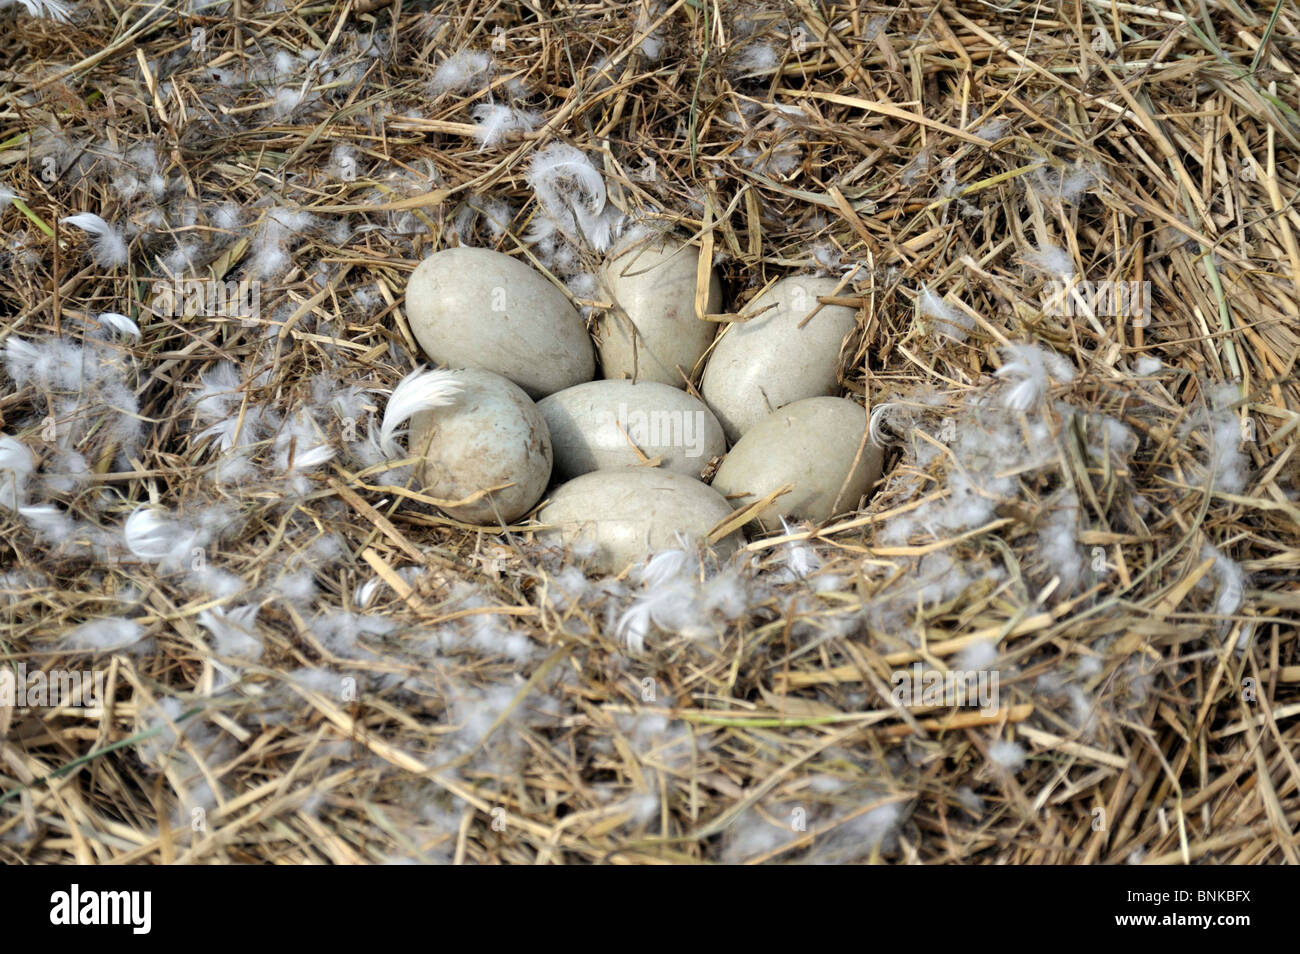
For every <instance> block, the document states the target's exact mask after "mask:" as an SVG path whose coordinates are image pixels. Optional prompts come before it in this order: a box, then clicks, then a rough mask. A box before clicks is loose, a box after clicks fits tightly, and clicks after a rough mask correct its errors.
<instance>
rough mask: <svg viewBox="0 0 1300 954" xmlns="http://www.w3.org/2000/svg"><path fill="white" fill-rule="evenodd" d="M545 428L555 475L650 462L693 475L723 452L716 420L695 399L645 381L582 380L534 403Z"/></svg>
mask: <svg viewBox="0 0 1300 954" xmlns="http://www.w3.org/2000/svg"><path fill="white" fill-rule="evenodd" d="M537 407H538V409H539V410H540V411H541V412H542V416H543V417H545V418H546V424H547V426H548V427H549V428H550V431H551V446H552V447H553V449H554V451H555V474H556V476H557V477H560V478H562V479H567V478H570V477H577V476H579V475H580V474H585V473H587V472H588V471H592V470H607V469H609V468H611V467H631V466H636V465H638V464H644V463H647V462H649V461H657V462H658V466H660V467H662V468H664V469H665V470H672V471H676V472H677V473H680V474H685V475H686V476H688V477H696V478H698V477H699V476H700V475H701V473H702V472H703V471H704V469H705V468H706V467H707V466H708V465H709V462H710V461H711V460H713V459H714V458H715V457H720V456H721V455H723V454H725V453H726V452H727V442H726V439H725V438H724V437H723V434H722V425H720V424H719V423H718V419H717V418H716V417H714V416H713V412H712V411H710V410H709V408H708V406H707V405H705V403H704V402H703V401H701V400H700V399H699V398H697V397H694V396H692V395H690V394H687V393H686V392H685V391H681V390H678V389H677V388H674V387H670V386H668V385H667V384H659V383H656V382H653V381H643V382H639V383H635V384H634V383H633V382H631V381H626V380H624V381H589V382H587V383H586V384H579V385H578V386H577V387H572V388H566V389H565V390H563V391H557V392H556V393H555V394H552V395H551V396H550V397H547V398H544V399H543V400H541V401H540V402H538V405H537Z"/></svg>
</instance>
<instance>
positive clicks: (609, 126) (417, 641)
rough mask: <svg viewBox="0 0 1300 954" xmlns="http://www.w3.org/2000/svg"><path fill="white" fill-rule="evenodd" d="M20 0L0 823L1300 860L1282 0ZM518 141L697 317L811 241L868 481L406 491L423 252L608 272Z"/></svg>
mask: <svg viewBox="0 0 1300 954" xmlns="http://www.w3.org/2000/svg"><path fill="white" fill-rule="evenodd" d="M31 6H33V7H35V8H36V11H35V12H38V13H40V12H44V13H46V14H54V15H53V16H52V15H47V16H45V17H43V18H34V17H32V16H31V15H30V14H29V12H28V11H27V10H24V9H19V8H16V7H10V8H6V9H4V10H3V11H0V17H3V18H5V19H6V20H7V21H8V27H7V32H8V35H10V36H11V42H10V43H9V44H8V45H7V47H6V50H5V54H4V62H3V64H2V68H3V70H4V76H5V80H6V84H7V89H8V91H9V92H8V94H7V96H6V101H5V105H4V113H3V122H4V125H5V128H4V130H3V132H2V134H0V166H2V167H3V172H2V173H0V182H2V183H3V186H4V188H5V189H6V190H7V192H12V193H13V196H8V195H7V193H6V199H7V201H5V202H4V203H2V204H4V205H5V206H6V207H5V208H4V210H3V212H2V213H0V229H2V230H3V236H4V240H5V241H4V248H3V252H2V254H3V255H4V256H5V257H6V258H7V263H6V266H7V267H5V268H4V269H3V270H0V271H2V273H0V314H2V315H3V328H2V329H0V345H3V347H4V349H5V350H4V357H5V376H4V381H5V390H4V393H3V397H2V398H0V431H3V433H4V434H5V435H7V436H8V438H9V441H8V442H7V443H3V444H0V524H3V531H2V532H0V567H2V568H3V577H2V578H0V614H3V616H4V627H3V635H2V636H0V656H2V657H3V663H4V666H5V667H6V669H7V670H9V671H12V672H14V673H15V674H21V675H22V677H23V680H22V685H23V688H24V690H25V691H27V692H28V693H29V697H28V698H26V699H25V700H22V701H25V702H26V703H28V704H26V705H18V706H10V707H0V754H2V756H3V757H2V758H0V857H2V858H3V859H4V860H5V861H7V862H29V863H59V862H79V863H102V862H115V863H127V862H147V863H158V862H162V863H167V862H173V861H184V862H196V863H220V862H277V863H282V862H291V863H311V862H339V863H349V862H378V861H395V860H416V861H428V862H433V861H447V862H457V863H460V862H478V863H492V862H514V863H536V862H551V863H556V862H602V861H610V862H619V863H637V862H701V861H723V862H805V861H829V862H854V861H885V862H897V863H906V862H945V863H972V864H981V863H983V864H988V863H1007V862H1011V863H1052V864H1091V863H1124V862H1130V863H1132V862H1146V863H1170V862H1173V863H1205V862H1212V863H1263V862H1272V863H1276V862H1282V861H1292V862H1294V861H1300V857H1297V850H1296V847H1295V831H1296V826H1297V818H1300V768H1297V765H1296V761H1295V758H1294V755H1293V753H1294V752H1295V751H1296V749H1297V747H1298V746H1300V739H1298V738H1297V733H1298V732H1300V729H1298V728H1297V723H1296V716H1297V715H1300V691H1298V690H1297V685H1298V684H1300V651H1298V647H1297V641H1296V630H1295V626H1294V622H1293V616H1294V611H1295V609H1296V607H1297V605H1300V604H1298V602H1297V601H1298V600H1300V593H1298V591H1297V589H1296V584H1295V577H1296V567H1297V557H1296V554H1297V551H1298V549H1300V548H1298V547H1297V529H1296V528H1297V521H1298V520H1300V509H1298V508H1300V504H1298V503H1297V492H1298V491H1300V487H1297V477H1298V475H1300V471H1297V464H1296V459H1295V456H1294V431H1295V424H1296V421H1297V411H1298V409H1300V403H1298V401H1297V397H1298V396H1297V391H1296V383H1295V377H1294V373H1293V371H1294V356H1295V354H1296V353H1297V345H1298V344H1300V341H1298V340H1297V330H1296V329H1297V304H1296V302H1297V300H1298V298H1300V296H1298V294H1297V293H1298V292H1300V246H1298V245H1297V241H1296V231H1297V230H1298V229H1300V219H1297V217H1296V214H1295V209H1294V203H1293V201H1292V198H1291V197H1293V196H1294V195H1296V194H1297V193H1298V192H1300V182H1297V181H1296V170H1297V168H1300V163H1297V161H1296V160H1297V152H1300V118H1298V117H1297V115H1296V113H1295V111H1294V110H1293V108H1292V107H1291V106H1289V105H1288V104H1289V103H1294V102H1295V101H1296V97H1297V79H1296V77H1297V73H1296V70H1297V67H1300V63H1297V60H1296V57H1295V55H1294V50H1295V41H1296V38H1297V36H1298V35H1300V24H1298V23H1297V22H1296V20H1295V16H1294V12H1293V11H1291V10H1288V9H1287V8H1285V6H1284V5H1281V4H1279V5H1278V6H1277V7H1276V8H1275V9H1274V11H1273V14H1272V16H1271V17H1270V16H1269V15H1267V14H1266V13H1252V12H1250V11H1249V10H1247V9H1246V8H1245V7H1244V6H1243V5H1240V4H1231V3H1207V4H1204V5H1202V6H1201V7H1199V8H1197V9H1198V12H1197V13H1196V14H1195V15H1194V16H1189V15H1187V14H1186V13H1184V12H1181V11H1180V10H1179V9H1178V8H1176V7H1171V8H1170V9H1167V10H1166V9H1164V8H1162V7H1159V6H1156V7H1149V6H1140V7H1139V6H1132V5H1128V4H1118V5H1116V4H1113V3H1108V2H1093V0H1087V2H1085V3H1083V4H1082V5H1081V6H1080V7H1078V9H1077V10H1074V11H1073V12H1072V13H1071V14H1070V15H1069V16H1062V15H1060V14H1058V13H1055V12H1053V11H1050V10H1046V9H1043V8H1036V10H1035V11H1034V12H1033V15H1030V13H1028V12H1025V11H1023V10H1021V8H1019V7H1017V6H1015V5H1010V6H1003V7H997V6H995V5H988V4H951V3H943V4H940V5H939V6H938V7H937V8H935V7H933V6H932V5H929V4H922V5H911V6H909V5H904V6H901V7H899V6H896V5H893V4H872V3H862V4H843V3H836V4H817V3H809V2H802V0H801V2H797V3H784V4H777V3H741V2H737V3H728V4H722V5H714V4H700V3H696V2H694V0H685V2H676V3H663V2H656V3H651V2H648V0H643V2H636V3H606V2H596V3H582V4H570V3H555V4H549V5H546V6H547V8H548V11H549V12H546V13H541V12H539V10H538V9H536V8H535V7H534V5H524V4H517V3H499V4H495V5H491V6H490V8H485V9H484V10H483V11H479V10H474V11H471V12H465V8H464V5H463V4H457V3H433V4H389V3H385V2H374V0H370V2H361V3H350V4H341V3H309V2H308V3H281V4H266V5H258V6H260V7H262V10H261V11H260V12H253V11H250V10H249V9H247V8H248V7H250V6H253V5H251V4H245V5H243V6H242V7H241V6H237V5H235V6H232V5H230V4H226V3H220V2H213V3H203V2H187V3H176V4H171V5H168V6H167V7H165V8H164V7H158V6H157V5H151V4H143V5H141V4H135V5H127V6H123V7H119V8H115V9H117V10H119V11H120V19H115V14H114V13H112V12H110V11H109V10H108V9H107V8H98V7H96V8H93V9H92V8H91V5H89V4H86V5H77V6H73V5H67V7H68V9H67V19H68V22H63V20H62V19H61V18H60V16H59V14H60V8H57V5H55V4H32V5H31ZM236 10H237V11H240V12H239V16H238V18H236V17H235V16H233V14H232V11H236ZM15 18H17V25H16V26H15ZM557 144H559V145H563V146H566V147H569V148H572V149H574V150H577V151H579V152H581V153H582V154H583V155H585V156H586V157H587V158H588V159H589V160H590V161H591V162H592V164H593V165H594V167H595V168H596V169H598V170H599V173H600V175H601V177H603V180H604V187H605V189H606V191H607V203H608V206H609V208H610V209H612V210H614V211H615V212H616V213H617V215H618V216H620V217H621V218H622V219H626V220H627V221H628V222H633V223H635V224H636V225H638V226H640V227H642V228H644V229H647V230H651V231H668V230H672V231H674V232H676V233H677V234H678V235H679V236H680V237H681V238H683V239H688V240H691V241H694V242H696V243H698V244H699V245H700V246H701V247H702V249H703V251H704V254H706V255H709V256H711V258H712V260H713V262H714V263H715V266H716V267H717V268H718V270H719V273H720V274H721V276H722V279H723V284H724V286H725V289H726V295H725V300H726V301H727V302H728V308H729V310H730V311H732V312H733V313H734V312H740V311H741V310H742V309H743V307H744V304H745V302H747V301H749V300H750V299H751V298H752V297H753V296H754V295H756V294H757V293H758V292H759V291H760V290H761V289H763V288H764V287H765V286H766V285H767V284H768V283H770V282H771V281H773V280H775V279H777V278H779V277H782V276H785V275H789V274H794V273H798V272H817V273H820V274H831V275H834V276H836V277H837V278H839V279H841V283H840V284H841V291H840V293H839V294H838V295H837V296H836V297H835V299H834V300H835V301H836V302H838V303H843V304H849V305H852V306H854V307H856V308H857V309H858V312H859V331H858V333H857V334H856V335H855V336H853V338H852V339H851V340H850V341H849V342H847V343H846V348H845V349H844V352H843V355H842V368H841V371H842V374H841V380H842V384H843V388H844V391H845V392H846V393H848V394H850V395H855V396H857V397H858V399H859V400H861V401H863V402H864V403H865V404H866V405H867V406H868V408H869V409H870V410H871V412H872V422H873V434H874V435H875V436H876V437H877V439H878V440H880V441H881V442H883V443H885V444H887V446H888V447H889V452H888V454H887V456H886V466H885V477H884V478H883V480H882V482H881V485H880V487H879V489H878V491H877V492H876V493H874V494H873V495H872V496H870V497H869V498H867V499H865V500H864V501H861V502H860V504H859V506H858V507H857V509H856V510H854V511H851V512H848V513H845V514H842V515H840V516H838V517H836V518H835V519H834V520H832V521H830V522H829V523H827V524H826V525H823V526H808V525H802V526H790V527H788V528H786V532H784V533H781V534H777V535H769V536H766V537H756V538H754V539H752V541H751V542H750V543H749V545H748V547H747V548H746V550H745V551H744V553H743V554H742V555H741V557H740V558H739V559H737V560H736V561H734V562H732V563H728V564H724V565H718V564H717V563H716V562H715V561H713V560H712V559H711V557H710V556H709V555H708V554H707V553H704V554H700V553H696V552H687V551H681V552H675V551H670V552H669V553H667V554H664V555H661V557H659V558H656V560H654V561H651V562H650V563H649V564H648V565H645V566H640V567H637V568H635V569H633V570H632V571H630V572H628V573H626V574H624V575H623V576H621V577H618V578H613V579H601V578H592V577H590V576H588V575H587V574H584V572H583V570H582V567H581V559H580V558H581V554H556V553H552V552H548V551H546V550H544V549H542V548H541V547H539V546H538V545H536V544H535V543H533V542H531V541H530V539H529V535H528V533H527V529H526V527H524V526H519V527H511V528H506V529H504V530H503V529H500V528H497V529H495V530H494V529H491V528H475V527H469V526H465V525H463V524H460V523H457V522H456V521H453V520H449V519H447V518H446V517H445V516H443V515H441V514H440V512H439V511H438V510H437V508H436V507H435V506H433V505H432V504H431V502H430V501H429V500H428V499H425V498H422V497H421V495H420V494H419V493H417V492H415V491H414V490H412V489H411V482H410V472H409V468H407V467H403V466H401V465H400V464H394V462H393V461H391V460H389V459H387V458H385V457H384V456H383V455H382V454H381V453H379V452H378V449H377V444H376V441H375V434H376V433H377V431H376V430H372V428H375V427H377V423H376V422H377V417H378V416H379V414H380V413H381V412H382V407H383V404H384V401H385V397H384V395H385V394H386V393H388V392H389V391H391V389H392V388H393V387H394V385H395V384H396V383H397V382H398V381H399V380H400V379H401V378H402V377H403V376H404V375H406V374H407V373H408V372H410V371H411V369H412V368H413V367H414V366H415V364H416V363H417V362H418V360H419V354H418V349H416V347H415V345H414V341H413V339H412V337H411V334H410V330H409V328H408V326H407V324H406V321H405V318H404V315H403V305H402V289H403V287H404V285H405V281H406V277H407V275H408V274H409V272H410V270H411V269H412V268H413V267H414V266H415V264H416V263H417V262H418V261H419V260H420V259H421V258H422V257H424V256H425V255H427V254H429V253H430V252H431V251H434V250H436V249H439V248H444V247H448V246H451V245H455V244H470V245H479V246H484V247H490V248H495V249H498V250H500V251H502V252H505V253H507V254H511V255H516V256H519V257H521V258H522V259H523V260H526V261H528V262H529V263H530V264H531V265H533V266H534V267H537V268H539V269H542V270H543V271H545V272H546V273H547V274H548V275H549V276H550V277H551V278H553V279H554V280H555V281H556V282H557V283H558V284H561V285H562V286H564V287H566V288H567V289H569V292H570V295H571V297H572V298H573V300H574V302H575V304H576V305H578V306H579V307H581V308H583V309H585V313H587V314H588V315H589V316H592V317H593V318H594V317H595V316H597V315H598V314H599V313H600V312H601V310H602V309H604V308H608V307H610V306H611V303H610V302H608V301H603V300H602V299H601V297H600V296H601V292H600V288H599V285H598V284H594V283H593V282H592V281H591V280H590V277H591V275H592V273H593V272H594V270H595V268H596V266H597V265H598V263H599V262H600V260H601V256H602V251H603V250H602V248H601V246H602V245H603V244H606V241H607V239H608V235H606V233H605V229H606V226H607V225H608V224H609V223H608V220H607V219H603V218H600V215H598V213H599V214H604V213H603V212H602V210H601V209H596V208H594V207H593V208H589V209H587V214H589V215H590V216H591V218H590V220H589V221H582V222H579V221H576V220H575V221H573V222H570V223H567V224H566V223H564V222H550V223H547V222H545V221H543V217H542V213H543V211H544V210H543V209H542V207H541V205H540V204H539V202H538V199H537V195H536V194H535V192H534V191H533V189H532V188H531V187H530V184H529V181H528V175H529V170H530V168H531V167H530V163H531V162H532V160H533V158H534V157H535V156H536V155H537V154H538V153H539V152H540V151H542V150H545V149H547V148H549V147H552V146H555V145H557ZM588 198H590V197H589V196H588ZM86 213H92V214H93V215H97V216H99V217H100V219H102V223H96V222H95V221H93V220H89V219H86V218H85V217H84V216H85V214H86ZM69 218H71V221H65V220H67V219H69ZM101 225H102V228H101ZM568 226H573V228H569V227H568ZM1130 283H1137V284H1136V285H1131V284H1130ZM1114 289H1120V290H1121V291H1122V290H1126V289H1137V290H1138V291H1137V294H1138V298H1136V299H1134V298H1127V299H1126V298H1124V297H1123V296H1122V295H1116V294H1115V293H1114V291H1113V290H1114ZM254 295H255V296H256V301H252V300H251V298H250V296H254ZM214 299H216V300H218V304H216V305H214ZM1117 301H1118V302H1120V303H1121V305H1120V307H1109V306H1113V305H1114V304H1115V303H1116V302H1117ZM1135 302H1138V303H1139V304H1135ZM1142 304H1149V306H1150V307H1149V314H1148V313H1147V310H1146V309H1145V308H1144V307H1142ZM106 313H107V314H109V315H121V316H125V318H126V319H128V320H129V322H133V323H135V324H136V325H137V326H138V327H139V330H140V334H139V336H138V337H137V336H134V335H133V334H132V332H131V327H130V324H126V325H123V324H121V323H120V322H118V321H117V320H116V319H114V318H109V319H104V318H103V317H102V316H103V315H104V314H106ZM69 369H75V373H74V372H73V371H70V370H69ZM665 594H667V595H665ZM36 673H40V675H41V678H40V679H35V678H34V674H36ZM79 673H86V674H88V680H89V681H86V682H84V683H80V684H78V685H73V686H71V687H70V686H69V684H68V682H67V676H68V674H79ZM954 674H955V676H954ZM91 677H93V678H91ZM913 677H915V680H914V679H913ZM994 677H996V678H994ZM60 679H62V680H64V681H63V683H62V684H60V685H59V693H58V696H59V698H58V701H57V704H48V701H43V700H45V699H46V697H38V696H37V690H38V689H39V687H40V685H45V690H44V691H47V692H48V693H51V694H52V695H51V696H50V697H49V698H53V694H54V687H55V683H56V681H57V680H60ZM95 680H98V681H97V682H96V681H95ZM16 685H17V683H16V682H14V681H13V680H11V682H10V686H11V688H12V687H14V686H16ZM78 686H79V688H78ZM916 687H921V689H922V691H921V693H920V695H919V697H917V696H916V695H915V694H911V693H912V690H913V689H914V688H916ZM927 687H933V688H934V689H935V692H937V693H938V694H937V695H935V696H933V697H931V696H929V695H927V694H926V689H927ZM0 688H3V686H0ZM954 688H966V689H970V690H971V691H972V692H974V693H975V694H976V696H978V698H977V699H976V700H975V702H976V704H970V703H971V701H972V698H971V697H970V696H969V695H968V696H967V697H966V698H964V700H961V701H959V702H957V703H954V701H953V699H952V698H951V690H953V689H954ZM900 692H901V693H902V695H900ZM981 693H983V694H981ZM986 696H987V697H986ZM87 701H90V702H92V703H93V704H90V705H87V704H83V703H85V702H87ZM981 703H986V704H981Z"/></svg>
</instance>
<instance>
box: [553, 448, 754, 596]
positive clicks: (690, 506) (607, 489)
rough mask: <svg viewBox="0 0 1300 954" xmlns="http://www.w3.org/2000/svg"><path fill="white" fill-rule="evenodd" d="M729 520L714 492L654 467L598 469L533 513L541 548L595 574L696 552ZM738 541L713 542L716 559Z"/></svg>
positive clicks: (572, 482)
mask: <svg viewBox="0 0 1300 954" xmlns="http://www.w3.org/2000/svg"><path fill="white" fill-rule="evenodd" d="M730 516H731V507H730V505H729V504H728V503H727V501H726V500H724V499H723V498H722V495H721V494H719V493H718V492H717V491H716V490H714V489H713V488H711V487H709V486H708V485H706V484H703V483H701V482H700V481H698V480H694V479H692V478H690V477H687V476H685V475H683V474H678V473H674V472H672V471H667V470H662V469H659V468H655V467H624V468H619V469H616V470H598V471H593V472H592V473H589V474H584V475H583V476H581V477H576V478H574V479H573V480H570V481H569V482H568V483H566V484H562V485H561V486H560V487H559V488H557V489H556V490H555V491H554V493H552V494H551V497H550V500H548V501H547V503H546V504H545V505H544V506H543V507H542V509H541V510H539V511H538V513H537V520H538V522H539V523H541V524H543V525H544V526H545V527H546V528H547V529H545V530H542V531H540V532H539V533H538V539H539V541H540V542H541V543H542V544H543V545H544V546H547V547H551V548H563V549H566V550H568V551H569V552H571V553H572V554H573V555H574V556H576V557H577V558H579V559H580V560H582V561H583V562H584V563H585V564H586V565H587V567H588V568H589V569H591V570H593V571H596V572H599V573H618V572H620V571H622V570H624V569H626V568H627V567H628V566H629V565H630V564H631V563H633V562H635V561H636V560H639V559H641V558H642V557H644V556H645V555H646V554H647V553H651V552H653V551H657V550H667V549H670V548H675V547H681V546H686V547H690V546H695V545H697V544H699V543H700V542H701V541H703V540H704V539H705V538H706V537H707V536H708V534H709V531H710V530H712V529H713V528H714V527H715V526H716V525H718V524H719V523H721V522H722V521H724V520H726V519H727V518H728V517H730ZM742 542H744V541H743V539H742V538H741V537H740V536H739V534H737V533H735V532H733V533H731V534H729V535H727V536H726V537H724V538H723V539H722V540H720V541H717V543H716V544H715V549H716V553H717V557H718V559H719V560H723V559H726V558H727V557H728V556H730V555H731V554H732V553H734V552H735V550H736V547H737V546H738V545H739V544H740V543H742Z"/></svg>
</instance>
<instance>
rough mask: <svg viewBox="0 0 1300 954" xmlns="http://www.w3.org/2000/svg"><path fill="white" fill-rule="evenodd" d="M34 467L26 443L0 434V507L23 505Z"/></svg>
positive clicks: (32, 458) (34, 460) (13, 507)
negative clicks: (26, 487) (28, 479)
mask: <svg viewBox="0 0 1300 954" xmlns="http://www.w3.org/2000/svg"><path fill="white" fill-rule="evenodd" d="M11 340H12V339H11ZM35 467H36V458H35V457H33V456H32V452H31V450H29V449H28V447H27V445H26V444H24V443H23V442H22V441H20V440H18V439H17V438H14V437H10V436H8V435H7V434H6V435H0V507H5V508H7V509H9V510H17V509H18V508H19V507H21V506H23V504H24V503H25V502H26V499H27V497H26V490H25V485H26V483H27V478H28V477H30V476H31V473H32V470H33V469H34V468H35Z"/></svg>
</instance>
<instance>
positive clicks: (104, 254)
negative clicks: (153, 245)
mask: <svg viewBox="0 0 1300 954" xmlns="http://www.w3.org/2000/svg"><path fill="white" fill-rule="evenodd" d="M59 224H61V225H71V226H72V227H73V228H77V229H81V230H82V231H83V232H85V233H86V234H88V235H93V236H94V237H95V242H94V254H95V261H96V262H98V263H99V264H100V265H103V266H104V267H105V268H113V267H115V266H117V265H125V264H126V260H127V248H126V239H125V238H123V237H122V232H121V230H120V229H117V228H114V227H113V226H111V225H109V224H108V223H107V222H105V221H104V220H103V219H102V218H100V217H99V216H98V215H96V214H95V213H94V212H78V213H77V214H76V215H69V216H65V217H64V218H62V219H59Z"/></svg>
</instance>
